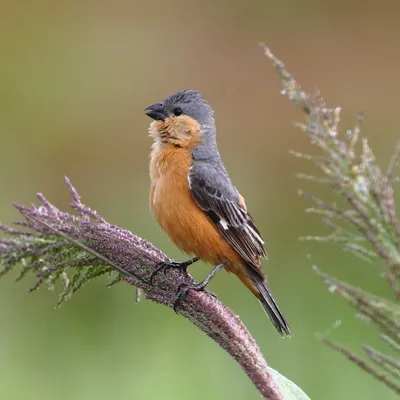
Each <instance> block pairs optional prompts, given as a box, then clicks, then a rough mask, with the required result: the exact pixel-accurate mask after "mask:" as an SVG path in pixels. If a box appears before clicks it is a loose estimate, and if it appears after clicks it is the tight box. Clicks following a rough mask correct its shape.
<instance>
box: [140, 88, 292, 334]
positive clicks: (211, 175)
mask: <svg viewBox="0 0 400 400" xmlns="http://www.w3.org/2000/svg"><path fill="white" fill-rule="evenodd" d="M145 113H146V114H147V115H148V116H149V117H150V118H152V119H153V120H154V121H152V122H151V124H150V127H149V136H150V137H152V138H153V146H152V149H151V154H150V179H151V188H150V210H151V211H152V213H153V214H154V215H155V217H156V219H157V221H158V223H159V224H160V226H161V227H162V229H163V230H164V231H165V232H166V233H167V235H168V236H169V238H170V239H171V240H172V242H173V243H174V244H175V245H176V246H177V247H178V248H179V249H181V250H182V251H183V252H185V253H187V254H192V255H194V256H195V257H194V258H191V259H189V260H187V261H184V262H180V263H179V262H171V263H165V262H164V263H160V264H159V265H158V266H157V267H156V268H155V270H154V272H153V274H152V276H151V280H152V279H153V277H154V276H155V275H156V274H157V273H158V272H160V271H161V270H163V271H164V272H165V270H167V269H168V268H179V269H181V270H183V271H186V268H187V267H188V266H189V265H191V264H193V263H194V262H196V261H198V260H203V261H205V262H207V263H209V264H211V265H213V266H214V269H213V270H212V272H211V273H210V274H209V275H208V276H207V277H206V278H205V279H204V280H203V281H202V282H200V283H197V284H194V285H191V286H190V287H186V288H185V290H181V291H179V292H180V293H178V299H179V298H180V297H181V295H183V294H184V293H185V292H186V291H187V290H188V289H192V290H204V288H205V287H206V285H207V284H208V282H209V281H210V280H211V278H212V277H213V276H215V274H216V273H217V272H218V271H219V270H220V269H222V268H225V269H226V270H227V271H229V272H233V273H234V274H235V275H236V276H237V277H238V278H239V279H240V280H241V281H242V282H243V283H244V284H245V285H246V286H247V287H248V288H249V289H250V290H251V292H252V293H253V294H254V295H255V296H256V297H257V298H258V299H259V301H260V303H261V305H262V307H263V308H264V310H265V312H266V313H267V315H268V316H269V318H270V320H271V321H272V323H273V325H274V326H275V328H276V329H277V330H278V332H279V333H280V334H281V335H283V334H286V335H290V333H291V332H290V328H289V325H288V324H287V322H286V320H285V317H284V316H283V314H282V313H281V311H280V310H279V308H278V305H277V303H276V301H275V299H274V298H273V296H272V294H271V292H270V290H269V287H268V283H267V279H266V276H265V273H264V271H263V269H262V267H261V261H260V259H261V258H267V254H266V252H265V249H264V240H263V238H262V236H261V234H260V232H259V231H258V229H257V227H256V225H255V223H254V221H253V219H252V218H251V216H250V214H249V213H248V212H247V207H246V203H245V200H244V198H243V197H242V196H241V195H240V193H239V192H238V190H237V189H236V187H235V186H234V185H233V183H232V181H231V179H230V177H229V175H228V172H227V171H226V169H225V167H224V165H223V163H222V160H221V156H220V154H219V151H218V147H217V142H216V129H215V122H214V112H213V109H212V108H211V107H210V106H209V104H208V103H207V102H206V101H205V100H204V98H203V97H202V96H201V94H200V93H199V92H198V91H195V90H188V89H186V90H182V91H180V92H177V93H175V94H172V95H171V96H169V97H167V98H166V99H164V100H163V101H161V102H159V103H156V104H153V105H151V106H150V107H147V108H146V109H145Z"/></svg>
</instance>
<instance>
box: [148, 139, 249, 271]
mask: <svg viewBox="0 0 400 400" xmlns="http://www.w3.org/2000/svg"><path fill="white" fill-rule="evenodd" d="M190 165H191V156H190V154H189V153H188V151H187V150H185V149H182V148H178V147H174V146H166V145H165V144H163V145H161V144H155V145H154V146H153V150H152V154H151V163H150V176H151V191H150V209H151V211H152V212H153V213H154V215H155V216H156V218H157V221H158V223H159V224H160V225H161V227H162V228H163V229H164V231H165V232H166V233H167V234H168V236H169V237H170V239H171V240H172V241H173V242H174V243H175V244H176V246H177V247H178V248H180V249H181V250H182V251H184V252H186V253H189V254H195V255H197V256H198V257H199V258H200V259H202V260H204V261H206V262H208V263H210V264H212V265H216V264H218V263H220V262H225V263H227V264H229V267H230V268H229V269H231V268H235V266H236V265H237V266H238V267H239V265H241V264H242V263H243V261H242V260H241V257H240V256H238V255H237V253H236V252H235V251H234V250H233V248H232V247H231V245H230V244H229V243H228V242H227V241H226V240H225V239H224V238H223V237H222V236H221V234H220V233H219V232H218V231H217V229H216V228H215V227H214V225H213V224H212V223H211V222H210V221H209V219H208V217H207V215H206V214H205V213H204V212H203V211H202V210H201V209H200V208H199V207H198V205H197V204H196V203H195V202H194V200H193V198H192V195H191V193H190V189H189V183H188V174H189V168H190Z"/></svg>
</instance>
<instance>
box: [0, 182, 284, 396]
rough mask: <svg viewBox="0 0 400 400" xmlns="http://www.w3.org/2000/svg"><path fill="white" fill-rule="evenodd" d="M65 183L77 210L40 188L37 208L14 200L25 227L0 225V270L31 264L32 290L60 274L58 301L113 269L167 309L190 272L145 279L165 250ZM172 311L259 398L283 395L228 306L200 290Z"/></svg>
mask: <svg viewBox="0 0 400 400" xmlns="http://www.w3.org/2000/svg"><path fill="white" fill-rule="evenodd" d="M66 183H67V186H68V188H69V191H70V194H71V197H72V200H73V202H72V204H71V207H72V208H73V209H74V210H76V214H74V215H72V214H68V213H65V212H62V211H60V210H59V209H58V208H56V207H55V206H54V205H52V204H51V203H50V202H49V201H48V200H47V199H46V198H45V197H44V196H43V195H42V194H39V195H38V198H39V200H40V202H41V205H40V206H39V207H36V206H31V207H29V208H28V207H23V206H20V205H16V208H17V209H18V210H19V211H20V213H21V214H22V215H23V216H24V217H25V220H24V221H20V223H19V225H22V226H24V227H25V228H29V231H28V232H25V231H16V230H14V229H11V228H8V227H5V226H3V225H0V230H2V231H3V232H5V233H6V234H7V235H9V236H10V239H0V272H1V267H2V268H3V271H6V270H9V269H11V267H13V266H15V265H16V264H17V263H18V262H20V261H22V262H23V265H24V267H23V273H24V274H25V273H26V271H32V272H34V273H35V274H36V276H37V281H36V283H35V285H34V287H33V288H32V290H35V289H36V288H37V287H39V286H40V285H42V284H43V283H44V282H45V281H46V280H50V282H51V283H54V281H55V280H57V279H61V280H63V282H64V288H65V290H64V293H63V294H62V295H61V296H60V300H59V302H60V303H61V302H63V301H65V300H67V299H68V298H69V297H70V296H71V295H72V294H73V293H74V292H75V291H76V290H78V289H79V288H80V287H81V286H83V285H84V284H85V283H86V282H87V281H89V280H90V279H92V278H95V277H98V276H102V275H104V274H110V272H112V271H113V274H114V275H113V276H114V278H113V282H112V283H115V282H118V281H120V280H122V281H124V282H125V283H128V284H130V285H135V286H136V287H137V288H138V290H140V291H142V292H143V294H144V295H145V297H146V298H147V299H149V300H151V301H154V302H156V303H159V304H163V305H165V306H167V307H170V308H172V307H173V303H174V301H175V298H176V293H177V289H178V287H179V285H180V284H182V283H193V282H194V281H193V279H192V278H191V277H190V276H189V275H187V274H184V273H182V272H179V271H176V270H173V271H169V272H168V273H167V274H166V275H164V274H159V275H157V277H156V278H155V280H154V284H153V285H151V284H150V283H149V280H148V279H149V276H150V274H151V271H152V270H153V268H154V267H155V266H156V265H157V263H158V262H160V261H165V260H169V259H168V257H167V256H166V255H165V254H164V253H163V252H162V251H161V250H159V249H157V248H156V247H155V246H153V245H152V244H151V243H149V242H148V241H146V240H144V239H142V238H140V237H138V236H136V235H134V234H133V233H131V232H129V231H127V230H124V229H122V228H119V227H117V226H115V225H111V224H109V223H108V222H106V221H105V220H104V219H103V218H102V217H100V216H99V215H98V214H97V213H96V212H94V211H93V210H91V209H90V208H89V207H87V206H85V205H84V204H83V203H82V202H81V200H80V197H79V195H78V193H77V191H76V189H75V188H74V187H73V186H72V184H71V182H70V181H69V180H68V179H66ZM68 268H69V269H72V270H74V271H75V274H74V276H73V277H72V279H69V278H68V276H67V272H66V270H67V269H68ZM116 272H117V273H119V275H120V276H119V277H118V276H117V277H115V273H116ZM179 313H180V314H182V315H183V316H184V317H185V318H187V319H188V320H189V321H190V322H191V323H193V324H194V325H195V326H197V327H198V328H199V329H201V330H202V331H203V332H205V333H206V334H207V335H208V336H209V337H210V338H211V339H213V340H214V341H215V342H216V343H218V344H219V345H220V346H221V347H222V348H223V349H224V350H226V351H227V352H228V353H229V354H230V355H231V356H232V357H233V358H234V360H236V362H237V363H238V364H239V365H240V367H241V368H242V369H243V371H244V372H245V373H246V374H247V375H248V377H249V378H250V379H251V381H252V382H253V384H254V385H255V387H256V388H257V389H258V391H259V392H260V394H261V395H262V396H263V397H264V398H265V399H270V400H282V399H283V394H282V392H281V390H280V388H279V387H278V384H277V382H276V381H275V378H274V377H273V376H272V373H271V370H270V369H269V368H268V365H267V362H266V361H265V359H264V357H263V355H262V353H261V351H260V349H259V347H258V346H257V344H256V342H255V340H254V339H253V337H252V336H251V334H250V333H249V331H248V330H247V328H246V327H245V325H244V324H243V323H242V321H241V320H240V319H239V317H238V316H237V315H235V314H234V313H233V312H232V311H231V310H230V309H229V308H228V307H226V306H225V305H223V304H222V303H221V302H220V301H219V300H218V299H217V298H215V297H214V296H211V295H210V294H209V293H207V292H197V291H189V292H188V295H187V296H186V297H185V299H184V300H183V301H182V302H180V303H179Z"/></svg>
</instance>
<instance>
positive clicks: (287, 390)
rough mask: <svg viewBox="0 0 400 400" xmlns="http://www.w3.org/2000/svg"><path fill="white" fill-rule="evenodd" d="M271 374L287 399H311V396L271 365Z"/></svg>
mask: <svg viewBox="0 0 400 400" xmlns="http://www.w3.org/2000/svg"><path fill="white" fill-rule="evenodd" d="M269 371H270V372H271V375H272V376H273V377H274V379H275V381H276V382H277V383H278V385H279V388H280V389H281V392H282V393H283V397H284V399H285V400H310V398H309V397H308V396H307V395H306V394H305V393H304V392H303V391H302V390H301V389H300V388H299V387H298V386H297V385H296V384H295V383H293V382H292V381H291V380H289V379H288V378H286V377H285V376H283V375H281V374H280V373H279V372H278V371H276V370H274V369H273V368H271V367H269Z"/></svg>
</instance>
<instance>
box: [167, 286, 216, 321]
mask: <svg viewBox="0 0 400 400" xmlns="http://www.w3.org/2000/svg"><path fill="white" fill-rule="evenodd" d="M205 287H206V285H205V284H204V281H203V282H199V283H194V284H191V285H190V284H188V283H182V284H180V285H179V287H178V291H177V294H176V296H175V299H174V305H173V308H174V311H175V312H176V313H177V314H178V310H177V307H178V306H179V303H180V302H181V301H183V299H184V298H185V297H186V295H187V292H188V291H189V290H196V291H198V292H200V291H203V290H204V289H205ZM207 292H208V291H207ZM210 294H212V295H213V296H214V297H215V295H214V294H213V293H211V292H210Z"/></svg>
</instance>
